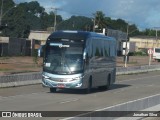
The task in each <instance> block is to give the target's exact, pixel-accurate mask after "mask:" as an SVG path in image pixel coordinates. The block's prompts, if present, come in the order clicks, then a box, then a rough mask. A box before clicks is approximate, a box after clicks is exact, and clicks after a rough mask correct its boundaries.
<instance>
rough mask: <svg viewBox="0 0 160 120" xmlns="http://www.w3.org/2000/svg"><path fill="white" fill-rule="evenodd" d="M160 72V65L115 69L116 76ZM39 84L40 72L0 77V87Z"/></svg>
mask: <svg viewBox="0 0 160 120" xmlns="http://www.w3.org/2000/svg"><path fill="white" fill-rule="evenodd" d="M156 70H160V65H151V66H148V65H146V66H133V67H126V68H124V67H117V73H116V74H117V75H122V74H133V73H141V72H149V71H156ZM38 83H41V72H34V73H23V74H13V75H5V76H0V87H13V86H21V85H30V84H38Z"/></svg>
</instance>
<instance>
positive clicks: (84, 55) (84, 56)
mask: <svg viewBox="0 0 160 120" xmlns="http://www.w3.org/2000/svg"><path fill="white" fill-rule="evenodd" d="M83 60H86V49H85V50H84V52H83Z"/></svg>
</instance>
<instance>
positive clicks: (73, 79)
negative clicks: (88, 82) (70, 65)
mask: <svg viewBox="0 0 160 120" xmlns="http://www.w3.org/2000/svg"><path fill="white" fill-rule="evenodd" d="M82 78H83V77H82V76H79V77H75V78H72V81H75V80H81V79H82Z"/></svg>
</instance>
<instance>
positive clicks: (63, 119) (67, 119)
mask: <svg viewBox="0 0 160 120" xmlns="http://www.w3.org/2000/svg"><path fill="white" fill-rule="evenodd" d="M155 96H160V94H155V95H152V96H148V97H144V98H140V99H137V100H132V101H128V102H124V103H120V104H117V105H113V106H109V107H106V108H102V109H97V110H93V111H92V112H87V113H83V114H79V115H76V116H73V117H68V118H62V119H60V120H70V119H73V118H76V117H80V116H83V115H87V114H89V113H93V112H95V111H104V110H107V109H110V108H113V107H118V106H121V105H124V104H127V103H132V102H136V101H140V100H144V99H148V98H152V97H155Z"/></svg>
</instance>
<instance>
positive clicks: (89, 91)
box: [85, 78, 92, 94]
mask: <svg viewBox="0 0 160 120" xmlns="http://www.w3.org/2000/svg"><path fill="white" fill-rule="evenodd" d="M91 89H92V78H90V79H89V81H88V87H87V89H85V93H86V94H89V93H91Z"/></svg>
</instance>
